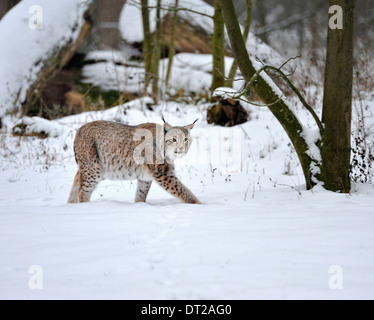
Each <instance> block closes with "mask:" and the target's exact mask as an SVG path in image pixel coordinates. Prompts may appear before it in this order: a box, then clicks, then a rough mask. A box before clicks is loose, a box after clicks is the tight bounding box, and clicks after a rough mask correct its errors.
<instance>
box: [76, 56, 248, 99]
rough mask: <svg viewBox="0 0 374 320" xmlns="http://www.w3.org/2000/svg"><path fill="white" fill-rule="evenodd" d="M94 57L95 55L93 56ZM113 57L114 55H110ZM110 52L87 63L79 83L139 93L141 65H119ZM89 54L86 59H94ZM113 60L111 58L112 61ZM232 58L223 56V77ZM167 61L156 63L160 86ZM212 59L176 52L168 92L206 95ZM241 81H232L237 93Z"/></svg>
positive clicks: (142, 81) (141, 89) (209, 83)
mask: <svg viewBox="0 0 374 320" xmlns="http://www.w3.org/2000/svg"><path fill="white" fill-rule="evenodd" d="M95 54H97V53H95ZM113 55H114V56H113ZM113 55H112V56H111V55H110V52H104V54H100V55H98V57H100V58H101V59H97V60H99V61H100V62H98V63H93V64H87V65H85V66H84V67H83V71H82V76H83V78H84V79H83V82H84V83H89V84H92V85H94V86H97V87H100V88H101V89H102V90H104V91H110V90H114V91H127V92H131V93H139V92H143V90H144V89H143V88H144V74H145V70H144V65H143V64H142V63H141V64H134V63H131V62H130V61H128V60H126V58H124V60H122V62H121V64H120V63H119V62H118V59H117V61H115V60H114V59H116V58H115V57H116V53H115V52H114V53H113ZM92 57H93V55H90V57H89V58H87V60H95V59H94V58H92ZM113 57H114V58H113ZM232 62H233V58H230V57H225V67H226V71H225V72H226V75H227V76H228V74H229V71H230V68H231V65H232ZM168 63H169V59H168V58H166V59H162V60H161V62H160V85H162V86H161V87H164V85H163V84H164V82H165V78H166V70H167V67H168ZM212 69H213V60H212V56H211V55H209V54H193V53H179V54H176V55H175V57H174V60H173V66H172V71H171V77H170V80H169V84H170V91H171V92H178V91H180V90H183V91H184V92H185V93H191V92H193V93H202V94H204V93H206V92H207V91H209V89H210V86H211V84H212ZM243 83H244V82H243V81H236V82H235V88H236V89H237V90H239V89H240V88H241V87H242V86H243Z"/></svg>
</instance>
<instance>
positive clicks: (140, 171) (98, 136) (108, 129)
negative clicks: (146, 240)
mask: <svg viewBox="0 0 374 320" xmlns="http://www.w3.org/2000/svg"><path fill="white" fill-rule="evenodd" d="M192 128H193V124H192V125H189V126H185V127H172V126H170V125H169V124H167V123H166V122H165V124H164V126H161V125H158V124H155V123H145V124H141V125H138V126H128V125H123V124H119V123H114V122H108V121H95V122H91V123H88V124H85V125H84V126H82V127H81V128H80V129H79V130H78V131H77V134H76V137H75V141H74V152H75V159H76V161H77V164H78V172H77V174H76V175H75V178H74V182H73V186H72V189H71V193H70V197H69V199H68V202H69V203H77V202H89V201H90V197H91V194H92V192H93V191H94V190H95V188H96V186H97V185H98V183H99V182H101V181H103V180H104V179H116V180H133V179H137V180H138V185H137V191H136V198H135V201H136V202H145V201H146V198H147V195H148V192H149V189H150V187H151V184H152V181H153V180H155V181H156V182H157V183H158V184H159V185H160V186H161V187H163V188H164V189H165V190H166V191H168V192H169V193H171V194H172V195H173V196H175V197H177V198H179V199H181V200H182V201H183V202H185V203H196V204H198V203H200V202H199V200H198V199H197V198H196V197H195V196H194V195H193V194H192V192H191V191H190V190H188V189H187V188H186V187H185V186H184V185H183V184H182V183H181V182H180V180H179V179H178V178H177V177H176V175H175V172H174V160H175V158H177V157H180V156H183V155H185V154H186V153H187V151H188V148H189V146H190V144H191V136H190V130H191V129H192ZM139 150H140V151H142V152H138V151H139Z"/></svg>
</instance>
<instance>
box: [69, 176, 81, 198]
mask: <svg viewBox="0 0 374 320" xmlns="http://www.w3.org/2000/svg"><path fill="white" fill-rule="evenodd" d="M79 187H80V177H79V170H78V172H77V173H76V175H75V177H74V182H73V186H72V187H71V191H70V196H69V199H68V203H77V202H78V191H79Z"/></svg>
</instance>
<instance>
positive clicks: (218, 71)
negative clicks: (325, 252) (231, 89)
mask: <svg viewBox="0 0 374 320" xmlns="http://www.w3.org/2000/svg"><path fill="white" fill-rule="evenodd" d="M212 51H213V76H212V88H211V92H212V93H213V92H214V90H215V89H217V88H218V87H223V86H224V85H225V23H224V21H223V16H222V11H221V6H220V4H219V0H216V1H215V13H214V34H213V49H212Z"/></svg>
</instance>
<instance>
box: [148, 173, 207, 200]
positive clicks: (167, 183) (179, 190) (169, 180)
mask: <svg viewBox="0 0 374 320" xmlns="http://www.w3.org/2000/svg"><path fill="white" fill-rule="evenodd" d="M155 180H156V182H157V183H158V184H159V185H160V186H161V187H163V188H164V189H165V190H166V191H168V192H169V193H171V194H172V195H173V196H175V197H177V198H179V199H180V200H182V201H183V202H185V203H193V204H201V202H200V201H199V200H198V199H197V198H196V197H195V196H194V194H193V193H192V192H191V191H190V190H189V189H188V188H187V187H185V186H184V185H183V184H182V182H180V181H179V179H178V178H177V177H175V176H174V175H167V176H158V177H155Z"/></svg>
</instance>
